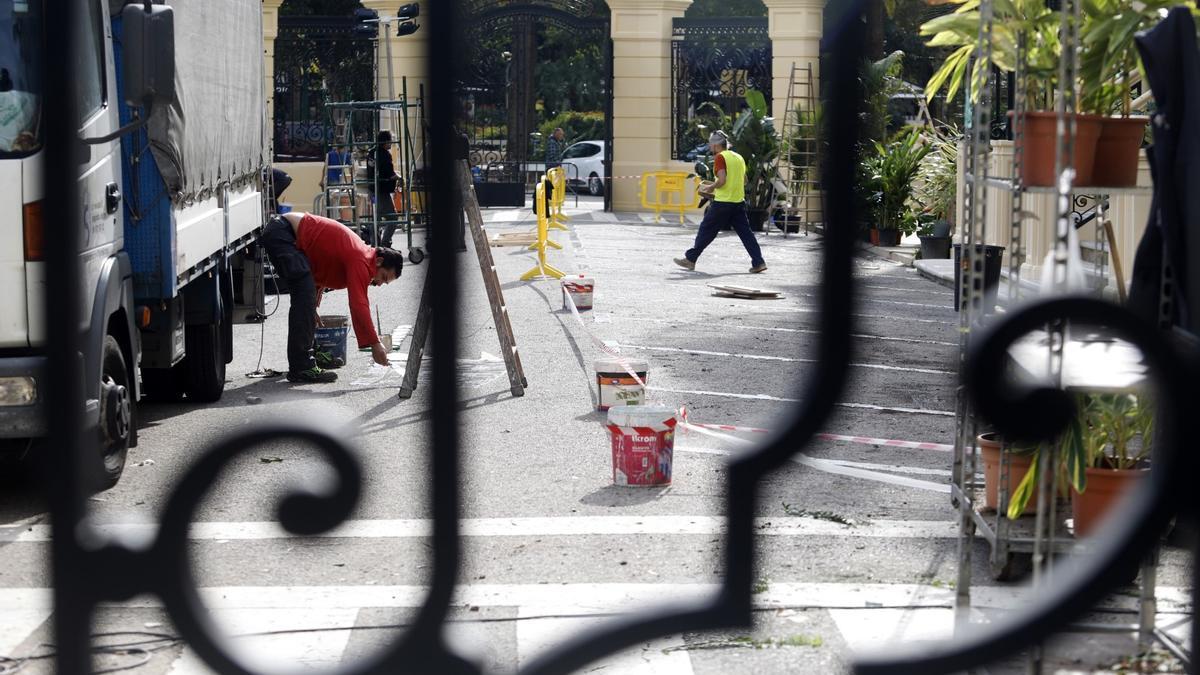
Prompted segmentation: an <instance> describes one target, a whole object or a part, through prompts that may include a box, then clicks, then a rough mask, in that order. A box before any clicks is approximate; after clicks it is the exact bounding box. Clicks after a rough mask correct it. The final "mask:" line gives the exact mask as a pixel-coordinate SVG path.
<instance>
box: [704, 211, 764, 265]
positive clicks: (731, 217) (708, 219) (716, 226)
mask: <svg viewBox="0 0 1200 675" xmlns="http://www.w3.org/2000/svg"><path fill="white" fill-rule="evenodd" d="M727 225H728V226H732V227H733V231H734V232H737V235H738V237H740V238H741V240H742V246H745V247H746V252H747V253H749V254H750V265H751V266H757V265H761V264H763V263H764V262H765V261H764V260H763V257H762V249H761V248H759V246H758V239H755V238H754V232H752V231H751V230H750V218H749V217H748V216H747V215H746V202H737V203H734V202H713V203H712V204H710V205H709V207H708V211H706V212H705V213H704V220H702V221H700V231H699V232H697V233H696V244H695V246H694V247H693V248H692V249H690V250H689V251H688V252H687V253H685V254H684V257H686V258H687V259H688V260H690V261H692V262H696V261H697V260H699V259H700V254H701V253H704V249H706V248H708V245H709V244H711V243H713V240H714V239H716V238H717V234H718V233H720V231H721V230H722V229H724V228H725V226H727Z"/></svg>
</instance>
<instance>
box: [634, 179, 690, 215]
mask: <svg viewBox="0 0 1200 675" xmlns="http://www.w3.org/2000/svg"><path fill="white" fill-rule="evenodd" d="M651 181H653V186H651ZM690 182H691V183H692V185H694V186H699V185H700V179H699V178H695V177H692V181H690ZM688 183H689V181H688V174H686V173H684V172H682V171H650V172H647V173H644V174H642V183H641V194H640V197H641V199H642V208H643V209H646V210H648V211H649V210H652V211H654V221H655V222H658V221H659V220H661V219H662V214H663V211H670V212H678V213H679V224H680V225H682V224H683V223H684V222H685V219H684V214H685V213H687V210H688V209H694V208H697V207H699V206H700V194H699V193H698V192H695V191H694V188H693V194H692V195H691V199H689V198H688V191H689V190H688Z"/></svg>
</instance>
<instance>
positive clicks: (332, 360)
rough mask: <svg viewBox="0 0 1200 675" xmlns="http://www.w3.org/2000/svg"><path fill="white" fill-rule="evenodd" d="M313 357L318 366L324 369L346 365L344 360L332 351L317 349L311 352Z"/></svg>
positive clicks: (333, 368) (334, 368)
mask: <svg viewBox="0 0 1200 675" xmlns="http://www.w3.org/2000/svg"><path fill="white" fill-rule="evenodd" d="M313 359H314V360H315V361H316V362H317V367H318V368H323V369H325V370H336V369H338V368H341V367H342V366H344V365H346V362H345V360H343V359H341V358H339V357H336V356H334V355H333V353H332V352H326V351H321V350H317V351H315V352H313Z"/></svg>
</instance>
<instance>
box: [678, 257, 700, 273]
mask: <svg viewBox="0 0 1200 675" xmlns="http://www.w3.org/2000/svg"><path fill="white" fill-rule="evenodd" d="M675 264H676V265H679V266H680V267H682V268H683V269H685V270H688V271H689V272H695V271H696V263H694V262H692V261H691V260H688V259H687V258H676V259H675Z"/></svg>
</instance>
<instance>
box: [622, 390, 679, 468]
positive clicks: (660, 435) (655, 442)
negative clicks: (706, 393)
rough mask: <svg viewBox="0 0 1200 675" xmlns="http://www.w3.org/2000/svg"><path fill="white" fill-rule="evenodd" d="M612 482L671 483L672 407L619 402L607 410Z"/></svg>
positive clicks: (672, 451)
mask: <svg viewBox="0 0 1200 675" xmlns="http://www.w3.org/2000/svg"><path fill="white" fill-rule="evenodd" d="M608 432H609V436H610V437H611V440H612V463H613V483H614V484H615V485H623V486H629V487H655V486H659V485H670V484H671V467H672V464H673V459H674V458H673V455H674V452H675V411H674V410H672V409H670V408H668V407H666V406H662V405H621V406H615V407H613V408H611V409H610V410H609V411H608Z"/></svg>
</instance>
